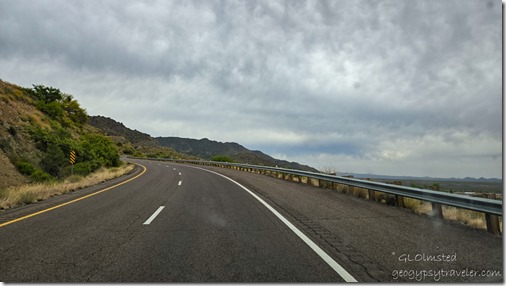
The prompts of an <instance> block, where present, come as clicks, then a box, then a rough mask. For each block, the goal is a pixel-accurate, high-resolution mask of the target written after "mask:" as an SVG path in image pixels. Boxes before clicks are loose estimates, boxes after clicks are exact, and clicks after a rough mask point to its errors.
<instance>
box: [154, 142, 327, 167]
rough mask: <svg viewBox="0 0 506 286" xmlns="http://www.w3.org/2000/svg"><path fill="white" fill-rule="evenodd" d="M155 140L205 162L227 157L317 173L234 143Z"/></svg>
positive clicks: (246, 162) (242, 161)
mask: <svg viewBox="0 0 506 286" xmlns="http://www.w3.org/2000/svg"><path fill="white" fill-rule="evenodd" d="M155 139H156V140H157V141H158V142H159V143H160V145H162V146H166V147H170V148H172V149H174V150H176V151H177V152H181V153H185V154H189V155H193V156H197V157H200V158H202V159H206V160H210V159H212V158H213V157H214V156H227V157H230V158H231V159H233V160H234V161H236V162H240V163H245V164H252V165H265V166H278V167H282V168H288V169H297V170H302V171H311V172H318V170H317V169H315V168H313V167H310V166H307V165H302V164H299V163H297V162H288V161H285V160H279V159H276V158H273V157H271V156H269V155H267V154H265V153H263V152H261V151H257V150H255V151H252V150H249V149H247V148H246V147H244V146H242V145H240V144H238V143H235V142H225V143H222V142H218V141H213V140H209V139H207V138H203V139H200V140H199V139H189V138H179V137H156V138H155Z"/></svg>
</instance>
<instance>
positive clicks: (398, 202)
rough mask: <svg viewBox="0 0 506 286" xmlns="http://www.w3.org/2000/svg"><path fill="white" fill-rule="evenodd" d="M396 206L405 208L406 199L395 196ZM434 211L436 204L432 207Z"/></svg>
mask: <svg viewBox="0 0 506 286" xmlns="http://www.w3.org/2000/svg"><path fill="white" fill-rule="evenodd" d="M395 205H396V206H398V207H400V208H403V207H404V197H403V196H397V195H396V196H395ZM432 209H434V204H433V205H432Z"/></svg>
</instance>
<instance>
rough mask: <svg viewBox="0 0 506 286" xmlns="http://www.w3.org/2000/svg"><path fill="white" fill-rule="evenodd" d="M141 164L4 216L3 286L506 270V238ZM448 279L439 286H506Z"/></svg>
mask: <svg viewBox="0 0 506 286" xmlns="http://www.w3.org/2000/svg"><path fill="white" fill-rule="evenodd" d="M135 162H136V163H139V164H140V166H142V167H138V168H137V169H136V171H135V172H134V173H132V174H130V175H128V176H127V177H123V178H118V179H115V180H113V181H110V182H107V183H103V184H101V185H98V186H95V187H93V188H88V189H83V190H80V191H76V192H73V193H72V194H69V195H64V196H60V197H58V198H53V199H51V200H48V201H45V202H39V203H37V204H33V205H28V206H24V207H21V208H17V209H13V210H8V211H3V212H1V213H0V253H1V254H2V256H1V259H0V281H4V282H337V283H338V282H344V281H354V280H357V281H359V282H370V281H416V280H415V279H416V278H413V279H412V278H410V277H409V274H410V272H409V271H411V274H413V275H415V274H417V273H415V271H423V270H426V271H428V270H433V272H432V274H434V273H435V272H434V269H438V268H439V269H441V268H444V269H446V270H448V271H450V270H466V268H468V270H480V271H481V270H486V271H502V268H503V262H502V257H503V254H502V249H503V248H502V239H501V237H497V236H493V235H490V234H488V233H485V232H482V231H476V230H470V229H469V228H467V227H463V226H461V225H457V224H454V223H448V222H441V221H438V220H432V219H429V218H426V217H420V216H417V215H413V214H411V213H409V212H407V211H405V210H402V209H398V208H393V207H387V206H383V205H380V204H376V203H372V202H368V201H365V200H361V199H357V198H353V197H351V196H348V195H345V194H340V193H337V192H333V191H330V190H324V189H319V188H314V187H309V186H305V185H300V184H296V183H291V182H286V181H283V180H278V179H275V178H270V177H267V176H262V175H257V174H250V173H246V172H240V171H233V170H228V169H220V168H212V167H206V169H207V170H204V169H201V168H195V167H193V166H187V165H178V164H171V163H165V162H155V161H143V160H135ZM216 172H218V173H221V174H223V175H226V176H227V177H224V176H222V175H220V174H217V173H216ZM229 178H232V179H233V180H235V181H231V180H230V179H229ZM125 179H130V181H128V182H126V183H123V184H121V185H117V184H118V183H120V182H124V181H125ZM111 187H112V188H111ZM97 192H100V193H97ZM250 192H251V193H250ZM83 197H84V198H83ZM80 198H83V199H80ZM264 202H265V203H264ZM62 204H65V205H62ZM266 204H267V205H266ZM33 214H36V215H33ZM19 218H21V219H20V220H17V221H14V220H15V219H19ZM430 255H439V256H438V257H439V258H440V260H441V255H444V256H443V260H445V261H434V259H435V258H433V259H432V261H425V260H427V256H430ZM446 256H448V259H445V258H444V257H446ZM422 257H423V260H422ZM398 270H405V272H402V271H398ZM396 271H397V272H396ZM406 271H408V272H406ZM421 273H422V274H423V272H421ZM440 273H441V272H440ZM451 273H453V275H450V274H451ZM451 273H450V272H449V273H447V277H441V274H440V277H439V278H440V281H503V278H502V276H498V275H497V274H496V275H495V276H493V277H491V276H490V275H487V277H483V276H482V277H478V276H477V275H475V277H467V276H466V277H463V275H462V274H461V275H459V276H458V277H457V276H456V274H455V272H451ZM404 274H405V275H404ZM426 274H427V275H428V274H429V272H427V273H426ZM479 274H480V275H481V274H482V273H481V272H480V273H479ZM500 274H501V275H502V273H500ZM427 275H426V276H427ZM443 275H444V273H443ZM433 276H434V275H433ZM413 277H415V276H413ZM436 278H437V277H436ZM431 279H434V277H425V278H424V280H423V281H426V282H431V281H434V280H431Z"/></svg>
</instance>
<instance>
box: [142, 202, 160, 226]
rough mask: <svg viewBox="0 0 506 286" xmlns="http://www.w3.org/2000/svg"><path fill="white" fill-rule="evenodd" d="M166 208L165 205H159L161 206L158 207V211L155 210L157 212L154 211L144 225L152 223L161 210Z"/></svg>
mask: <svg viewBox="0 0 506 286" xmlns="http://www.w3.org/2000/svg"><path fill="white" fill-rule="evenodd" d="M164 208H165V206H161V207H159V208H158V209H157V210H156V211H155V212H154V213H153V214H152V215H151V216H150V217H149V218H148V220H147V221H145V222H144V223H143V225H148V224H150V223H151V222H152V221H153V220H154V219H155V218H156V216H157V215H159V214H160V212H161V211H162V210H163V209H164Z"/></svg>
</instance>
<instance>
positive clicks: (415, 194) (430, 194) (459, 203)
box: [139, 158, 503, 233]
mask: <svg viewBox="0 0 506 286" xmlns="http://www.w3.org/2000/svg"><path fill="white" fill-rule="evenodd" d="M139 159H140V158H139ZM142 159H148V160H156V161H170V162H175V163H184V164H197V165H208V166H218V167H233V168H238V169H246V170H255V171H259V172H273V173H279V174H286V175H291V176H298V177H299V178H300V177H306V178H308V179H309V178H312V179H316V180H319V181H326V182H331V183H336V184H343V185H347V186H352V187H358V188H363V189H367V190H368V191H369V197H373V198H374V197H375V193H374V192H382V193H386V194H391V195H395V196H396V198H397V204H398V205H400V206H403V205H404V203H403V197H407V198H413V199H418V200H422V201H426V202H430V203H432V209H433V215H434V216H438V217H442V215H443V214H442V205H446V206H453V207H457V208H462V209H468V210H473V211H477V212H482V213H485V214H486V220H487V229H488V231H489V232H492V233H499V232H500V228H499V219H498V216H502V214H503V209H502V206H503V204H502V201H498V200H493V199H485V198H476V197H470V196H465V195H459V194H451V193H445V192H439V191H433V190H427V189H419V188H412V187H406V186H399V185H392V184H386V183H380V182H373V181H367V180H360V179H354V178H346V177H339V176H333V175H327V174H322V173H314V172H306V171H299V170H292V169H284V168H278V167H269V166H258V165H248V164H239V163H226V162H216V161H200V160H176V159H159V158H156V159H154V158H142Z"/></svg>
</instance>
